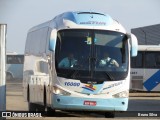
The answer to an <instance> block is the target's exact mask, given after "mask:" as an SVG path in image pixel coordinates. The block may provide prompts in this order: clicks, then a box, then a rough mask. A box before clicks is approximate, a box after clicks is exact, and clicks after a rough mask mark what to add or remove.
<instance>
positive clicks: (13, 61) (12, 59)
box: [6, 52, 24, 80]
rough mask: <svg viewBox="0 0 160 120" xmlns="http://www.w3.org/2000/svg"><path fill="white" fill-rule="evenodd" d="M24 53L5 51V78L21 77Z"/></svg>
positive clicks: (17, 78) (16, 78) (19, 78)
mask: <svg viewBox="0 0 160 120" xmlns="http://www.w3.org/2000/svg"><path fill="white" fill-rule="evenodd" d="M23 62H24V55H23V54H17V53H15V52H7V57H6V63H7V64H6V80H22V79H23Z"/></svg>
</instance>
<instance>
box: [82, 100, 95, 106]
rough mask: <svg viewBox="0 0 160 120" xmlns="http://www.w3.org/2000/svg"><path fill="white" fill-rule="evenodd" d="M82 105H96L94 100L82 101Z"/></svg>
mask: <svg viewBox="0 0 160 120" xmlns="http://www.w3.org/2000/svg"><path fill="white" fill-rule="evenodd" d="M84 105H89V106H96V105H97V102H96V101H84Z"/></svg>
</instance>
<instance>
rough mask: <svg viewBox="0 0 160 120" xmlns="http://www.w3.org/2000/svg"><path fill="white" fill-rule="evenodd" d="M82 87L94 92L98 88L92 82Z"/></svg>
mask: <svg viewBox="0 0 160 120" xmlns="http://www.w3.org/2000/svg"><path fill="white" fill-rule="evenodd" d="M82 88H83V89H86V90H89V91H92V92H93V91H94V90H96V89H97V88H96V86H94V85H92V84H86V85H84V86H83V87H82Z"/></svg>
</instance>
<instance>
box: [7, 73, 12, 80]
mask: <svg viewBox="0 0 160 120" xmlns="http://www.w3.org/2000/svg"><path fill="white" fill-rule="evenodd" d="M6 80H13V76H12V74H11V73H9V72H7V75H6Z"/></svg>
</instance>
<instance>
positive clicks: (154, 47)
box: [138, 45, 160, 51]
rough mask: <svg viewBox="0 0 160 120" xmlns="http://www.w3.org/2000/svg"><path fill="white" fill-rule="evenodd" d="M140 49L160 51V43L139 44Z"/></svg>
mask: <svg viewBox="0 0 160 120" xmlns="http://www.w3.org/2000/svg"><path fill="white" fill-rule="evenodd" d="M138 51H160V45H138Z"/></svg>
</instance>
